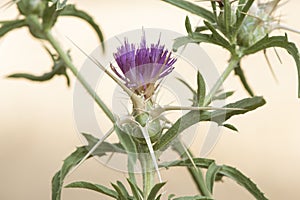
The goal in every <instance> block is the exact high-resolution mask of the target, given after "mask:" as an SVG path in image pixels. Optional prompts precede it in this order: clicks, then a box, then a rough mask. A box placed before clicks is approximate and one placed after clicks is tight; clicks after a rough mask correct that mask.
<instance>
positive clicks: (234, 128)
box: [223, 124, 239, 132]
mask: <svg viewBox="0 0 300 200" xmlns="http://www.w3.org/2000/svg"><path fill="white" fill-rule="evenodd" d="M223 126H224V127H226V128H228V129H230V130H233V131H236V132H239V130H238V129H237V128H236V127H235V126H233V125H232V124H223Z"/></svg>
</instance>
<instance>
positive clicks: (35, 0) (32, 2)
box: [17, 0, 48, 17]
mask: <svg viewBox="0 0 300 200" xmlns="http://www.w3.org/2000/svg"><path fill="white" fill-rule="evenodd" d="M47 3H48V1H47V0H20V1H19V2H18V3H17V6H18V9H19V11H20V13H21V14H22V15H26V16H27V15H30V14H34V15H38V16H39V17H41V16H42V15H43V12H44V10H45V8H46V5H47Z"/></svg>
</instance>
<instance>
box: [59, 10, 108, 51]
mask: <svg viewBox="0 0 300 200" xmlns="http://www.w3.org/2000/svg"><path fill="white" fill-rule="evenodd" d="M60 16H71V17H78V18H80V19H82V20H84V21H86V22H87V23H88V24H90V25H91V27H92V28H93V29H94V30H95V31H96V33H97V35H98V38H99V41H100V43H101V46H102V49H103V50H104V43H103V41H104V37H103V34H102V31H101V29H100V27H99V25H98V24H97V23H96V22H95V21H94V19H93V18H92V17H91V16H90V15H89V14H88V13H86V12H84V11H82V10H79V9H77V8H76V7H75V5H66V6H65V7H64V9H63V10H62V11H61V12H60Z"/></svg>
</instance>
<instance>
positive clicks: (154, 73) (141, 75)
mask: <svg viewBox="0 0 300 200" xmlns="http://www.w3.org/2000/svg"><path fill="white" fill-rule="evenodd" d="M113 55H114V58H115V60H116V62H117V64H118V67H119V69H116V68H115V67H114V66H112V65H111V68H112V70H113V71H114V72H115V74H116V75H117V76H118V77H120V78H121V79H122V80H123V81H124V82H125V84H126V86H127V87H128V88H130V89H131V90H133V91H134V92H135V93H136V94H138V95H141V96H144V97H145V98H146V99H148V98H149V97H151V96H152V95H153V93H154V91H155V87H156V86H155V83H156V81H157V80H159V79H161V78H163V77H165V76H167V75H168V74H170V73H171V72H172V70H173V69H174V67H173V64H174V63H175V62H176V58H172V57H171V52H169V51H168V50H166V49H165V47H164V45H160V40H158V42H157V43H156V44H151V45H150V47H148V46H147V44H146V37H145V33H144V32H143V36H142V39H141V42H140V44H139V45H135V44H130V43H129V42H128V39H126V38H125V40H124V44H123V45H122V46H120V47H119V48H118V49H117V52H116V53H114V54H113Z"/></svg>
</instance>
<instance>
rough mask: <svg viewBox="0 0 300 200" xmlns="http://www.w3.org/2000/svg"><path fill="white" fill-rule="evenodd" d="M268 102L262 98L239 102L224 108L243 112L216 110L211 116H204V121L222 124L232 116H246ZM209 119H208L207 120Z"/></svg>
mask: <svg viewBox="0 0 300 200" xmlns="http://www.w3.org/2000/svg"><path fill="white" fill-rule="evenodd" d="M265 103H266V101H265V100H264V99H263V98H262V97H251V98H246V99H242V100H239V101H237V102H235V103H230V104H227V105H226V106H224V108H240V109H242V110H216V111H213V112H211V116H210V117H208V116H203V117H202V120H205V121H206V119H208V121H209V120H212V121H214V122H216V123H218V124H222V123H223V122H224V121H226V120H228V119H230V118H231V117H232V116H235V115H240V114H245V113H247V112H249V111H252V110H255V109H256V108H258V107H261V106H263V105H264V104H265ZM207 117H208V118H207Z"/></svg>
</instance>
